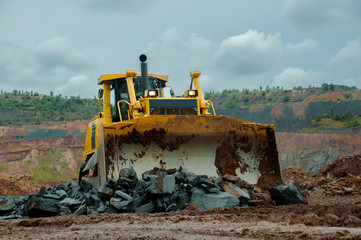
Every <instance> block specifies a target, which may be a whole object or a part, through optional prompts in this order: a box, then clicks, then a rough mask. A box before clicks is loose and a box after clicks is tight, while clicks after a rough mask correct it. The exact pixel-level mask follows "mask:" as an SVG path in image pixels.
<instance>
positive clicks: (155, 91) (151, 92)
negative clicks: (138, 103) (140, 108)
mask: <svg viewBox="0 0 361 240" xmlns="http://www.w3.org/2000/svg"><path fill="white" fill-rule="evenodd" d="M158 95H159V92H158V89H148V90H146V91H145V97H158Z"/></svg>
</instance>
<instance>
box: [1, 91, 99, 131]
mask: <svg viewBox="0 0 361 240" xmlns="http://www.w3.org/2000/svg"><path fill="white" fill-rule="evenodd" d="M100 110H101V104H99V103H98V102H97V100H96V99H81V98H80V96H78V97H73V96H72V97H70V98H67V97H65V98H64V97H62V96H61V95H57V96H54V94H53V93H52V92H50V94H49V95H40V94H39V93H34V92H24V91H17V90H14V91H13V92H11V93H7V92H3V91H2V92H1V95H0V126H12V125H15V126H21V125H31V124H36V125H40V124H43V123H48V122H54V121H57V122H62V121H74V120H84V119H92V118H93V117H94V115H96V114H97V113H98V112H99V111H100Z"/></svg>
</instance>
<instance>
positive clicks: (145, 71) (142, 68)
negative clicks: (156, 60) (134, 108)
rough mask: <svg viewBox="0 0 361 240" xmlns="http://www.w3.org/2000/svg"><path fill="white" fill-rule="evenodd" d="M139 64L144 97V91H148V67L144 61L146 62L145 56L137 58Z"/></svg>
mask: <svg viewBox="0 0 361 240" xmlns="http://www.w3.org/2000/svg"><path fill="white" fill-rule="evenodd" d="M139 60H140V61H141V63H140V71H141V75H142V93H143V96H145V90H147V89H148V65H147V63H146V62H145V61H147V56H146V55H145V54H142V55H140V56H139Z"/></svg>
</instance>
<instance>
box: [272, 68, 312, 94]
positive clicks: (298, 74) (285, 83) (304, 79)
mask: <svg viewBox="0 0 361 240" xmlns="http://www.w3.org/2000/svg"><path fill="white" fill-rule="evenodd" d="M310 75H311V72H310V71H305V70H303V69H300V68H297V67H288V68H286V69H285V70H283V71H282V72H281V73H280V74H278V75H277V76H275V77H274V85H275V86H281V87H284V88H286V89H292V88H293V87H294V86H303V87H306V86H307V85H308V84H310V83H311V82H312V81H311V79H310Z"/></svg>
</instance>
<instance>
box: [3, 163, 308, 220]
mask: <svg viewBox="0 0 361 240" xmlns="http://www.w3.org/2000/svg"><path fill="white" fill-rule="evenodd" d="M280 186H281V187H280ZM280 186H278V189H277V191H269V192H268V191H264V190H262V189H260V188H258V187H256V186H252V185H250V184H247V183H246V182H244V181H242V180H241V179H240V178H238V177H236V176H223V177H214V178H208V177H207V176H206V175H200V176H196V175H195V174H194V173H192V172H190V171H188V170H186V169H182V168H180V169H179V170H177V169H168V170H162V169H159V168H154V169H153V170H150V171H147V172H145V173H143V174H142V179H141V180H139V179H138V178H137V174H136V172H135V171H134V169H133V168H132V167H130V168H126V169H122V170H121V171H120V177H119V179H118V180H114V179H110V180H109V181H108V182H107V183H106V185H105V186H103V187H101V188H99V189H96V188H94V187H93V186H92V184H90V183H89V182H86V181H84V180H83V181H81V183H80V184H78V183H77V182H76V181H72V182H68V183H66V184H64V185H59V186H56V187H52V188H48V189H46V188H45V187H43V188H42V189H41V190H40V191H39V192H38V193H37V194H30V195H27V196H20V197H11V196H10V197H3V196H0V219H9V218H23V217H46V216H56V215H66V214H76V215H85V214H101V213H125V212H135V213H151V212H169V211H179V210H182V209H184V208H187V206H188V208H189V209H199V210H202V209H212V208H216V207H234V206H242V207H247V206H248V205H252V206H254V205H259V204H273V203H274V202H273V200H272V196H275V200H276V204H295V203H301V202H302V200H303V197H302V195H301V194H300V192H299V188H297V187H295V186H293V185H292V184H290V185H284V186H283V185H280ZM282 186H283V187H282ZM270 193H271V195H270ZM272 193H273V195H272ZM283 193H285V195H284V196H285V197H284V198H282V196H283V195H282V194H283ZM279 199H282V200H279Z"/></svg>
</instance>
